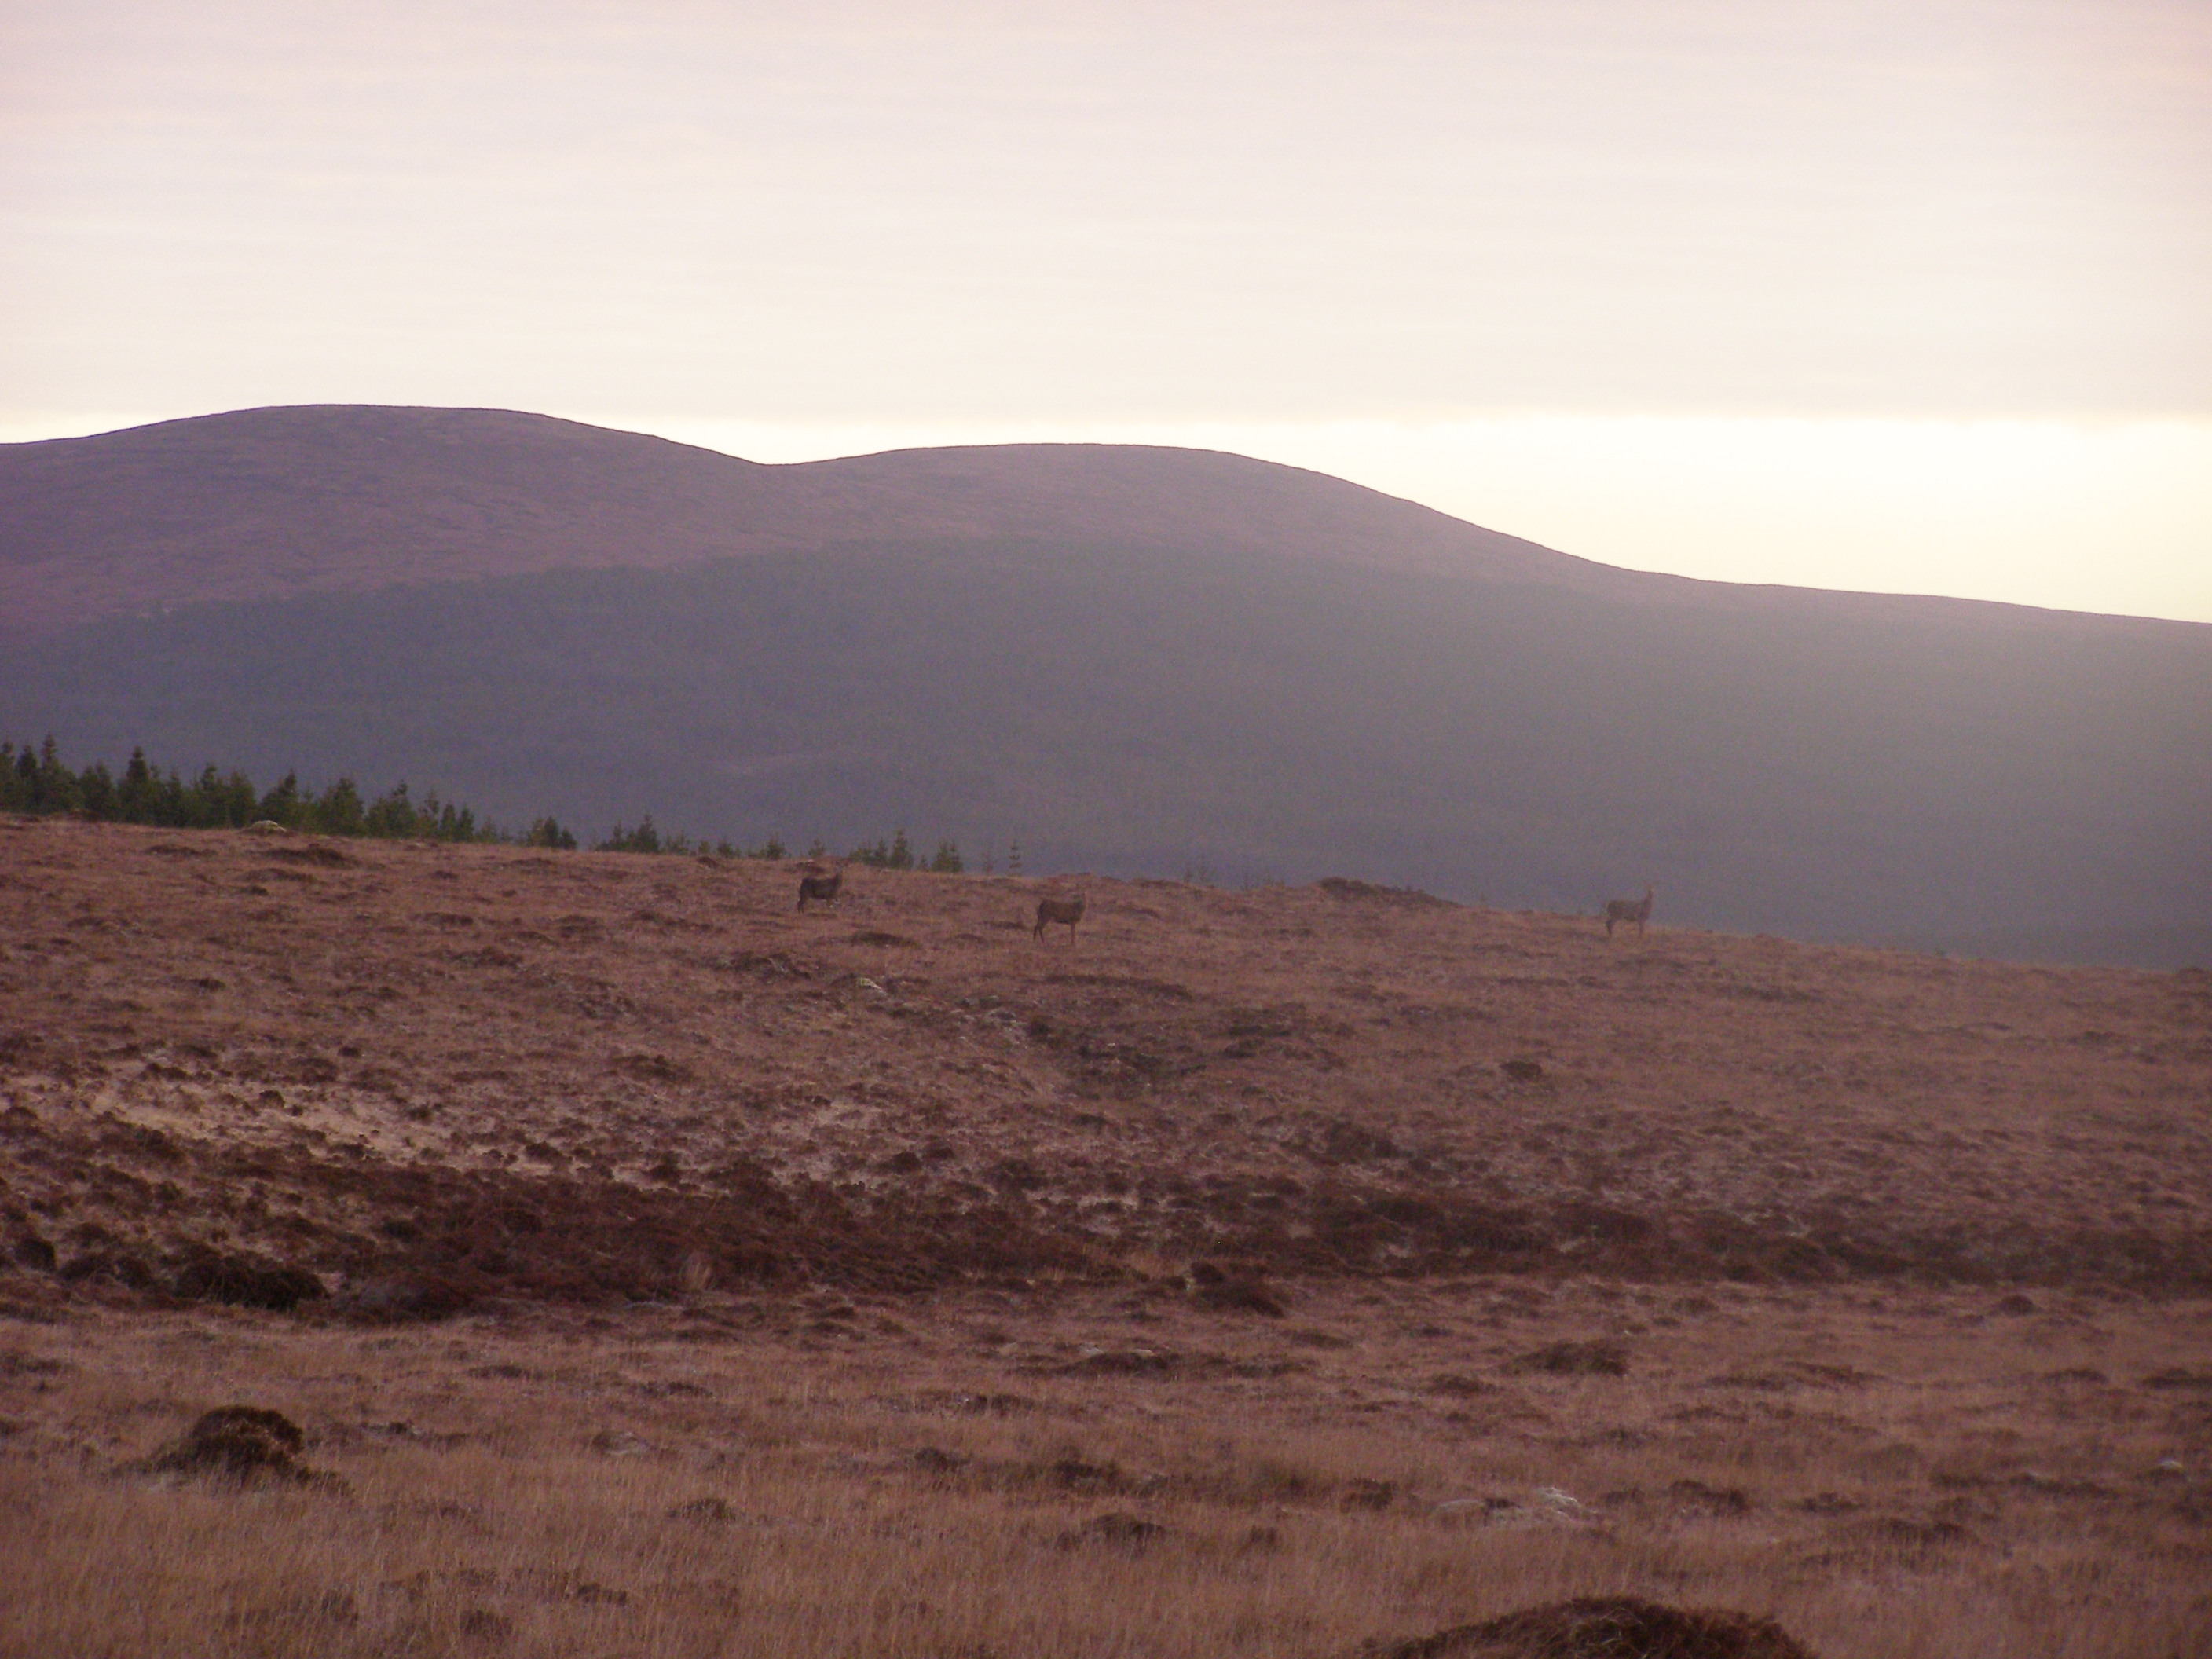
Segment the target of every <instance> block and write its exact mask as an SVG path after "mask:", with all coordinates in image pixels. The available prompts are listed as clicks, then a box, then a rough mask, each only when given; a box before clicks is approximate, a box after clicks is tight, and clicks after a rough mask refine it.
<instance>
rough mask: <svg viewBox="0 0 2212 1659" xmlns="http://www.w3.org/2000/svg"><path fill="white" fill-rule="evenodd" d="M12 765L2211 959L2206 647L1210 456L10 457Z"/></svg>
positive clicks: (277, 415)
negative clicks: (38, 757)
mask: <svg viewBox="0 0 2212 1659" xmlns="http://www.w3.org/2000/svg"><path fill="white" fill-rule="evenodd" d="M0 632H4V633H6V635H8V641H9V642H8V646H7V648H6V649H4V650H0V730H4V731H5V732H7V733H9V735H12V736H13V737H15V738H18V739H22V738H33V739H35V738H39V737H41V736H43V735H44V734H45V733H46V732H47V731H50V730H51V731H53V732H57V733H58V734H59V735H60V736H61V738H63V740H64V744H65V746H66V747H67V748H68V749H69V750H70V752H71V753H72V754H73V755H76V756H77V757H80V758H81V759H90V758H93V757H98V756H101V755H103V754H105V755H106V757H107V758H109V759H110V760H112V761H119V760H120V759H121V758H122V756H123V754H124V753H126V752H127V750H128V747H129V745H130V744H132V743H134V742H143V743H144V744H146V745H147V747H148V750H149V753H153V754H155V755H157V756H159V757H161V758H162V760H163V763H165V764H173V765H182V766H185V767H190V766H191V765H193V764H194V763H195V762H196V759H197V758H198V757H209V758H212V757H217V756H220V757H223V759H224V761H225V763H227V764H228V763H239V764H242V765H243V766H245V767H246V769H248V770H250V771H252V772H253V773H255V774H256V775H261V774H264V773H265V774H268V775H277V774H280V773H281V772H282V771H283V769H285V768H287V767H289V766H295V765H301V764H307V765H314V764H322V765H326V766H328V767H330V768H331V769H345V770H349V771H351V772H353V773H354V774H355V775H357V776H359V777H360V778H361V779H362V781H363V782H364V783H365V784H366V785H368V787H384V786H385V785H386V784H387V783H389V782H391V781H396V780H398V779H400V778H403V777H410V776H411V777H415V778H417V779H422V780H425V781H427V780H431V779H435V781H437V782H438V783H439V784H440V786H441V787H445V788H448V789H452V790H453V791H455V792H456V793H459V794H462V795H463V796H465V798H466V799H470V800H471V801H472V802H475V803H477V805H479V806H480V808H481V809H482V810H483V811H486V812H488V813H490V814H492V815H494V816H495V817H499V818H501V820H502V821H506V822H511V823H512V822H527V821H528V820H529V819H530V818H531V817H533V816H535V815H537V814H538V813H540V812H552V813H555V814H556V815H557V816H559V817H561V818H562V820H563V821H566V822H580V823H582V824H583V825H584V826H585V827H586V829H591V830H592V831H594V832H596V831H597V830H598V829H600V828H601V827H603V826H604V825H605V824H607V823H612V822H614V821H615V820H617V819H624V820H631V821H634V820H635V817H637V816H638V815H639V814H640V813H641V812H646V811H650V812H653V813H654V814H655V815H657V817H659V821H660V823H661V824H662V826H663V827H664V828H666V829H681V830H686V831H689V832H690V833H693V834H695V835H702V836H708V837H710V838H720V837H725V836H726V837H728V838H731V839H732V840H737V841H740V842H748V843H750V842H757V841H759V840H760V839H762V838H763V837H764V836H767V835H769V834H771V833H781V834H782V835H784V836H794V835H795V836H801V837H805V836H811V835H814V834H820V835H821V836H823V837H824V838H825V839H826V840H828V841H829V842H830V843H831V844H832V845H835V846H844V845H850V844H852V842H853V841H854V839H855V838H857V837H861V836H875V835H878V834H880V833H881V832H882V831H883V830H884V828H885V827H886V826H890V825H896V824H897V823H901V822H904V823H907V824H908V826H909V827H911V828H913V829H915V830H916V831H917V832H923V833H927V834H929V835H932V836H937V835H951V836H957V838H959V839H960V840H961V841H962V842H963V845H965V846H967V847H969V848H971V849H975V848H981V847H985V846H992V845H998V846H1003V844H1004V843H1005V842H1007V841H1008V840H1010V839H1013V838H1017V837H1018V839H1019V840H1020V841H1021V842H1022V844H1023V846H1024V849H1025V851H1026V853H1027V854H1028V855H1029V857H1030V868H1031V869H1033V870H1035V869H1037V868H1041V867H1055V866H1056V867H1061V868H1091V869H1096V870H1101V871H1111V872H1115V873H1123V874H1158V875H1175V874H1177V873H1180V872H1183V871H1185V870H1193V871H1196V870H1210V871H1211V872H1212V873H1213V874H1214V875H1215V876H1217V877H1218V878H1225V879H1230V880H1237V879H1240V878H1251V879H1259V878H1274V877H1280V878H1285V879H1303V878H1310V877H1314V876H1318V875H1324V874H1343V875H1349V876H1355V877H1360V878H1370V879H1375V880H1380V881H1384V882H1389V883H1393V884H1414V885H1419V886H1422V887H1425V888H1428V889H1430V890H1434V891H1437V892H1439V893H1443V894H1445V895H1447V896H1454V897H1459V898H1465V899H1475V898H1480V899H1484V900H1486V901H1488V902H1493V903H1499V904H1505V905H1510V906H1512V907H1515V908H1558V909H1571V910H1572V909H1580V910H1583V911H1589V910H1590V909H1592V908H1595V907H1596V906H1597V905H1599V904H1601V903H1602V902H1603V901H1604V900H1605V899H1607V898H1608V897H1613V896H1633V895H1634V894H1636V893H1638V892H1640V891H1642V890H1643V888H1644V884H1645V883H1646V882H1656V884H1657V885H1658V888H1659V902H1658V908H1657V910H1656V916H1655V920H1656V921H1658V922H1660V923H1662V924H1663V923H1664V922H1666V921H1668V920H1679V921H1698V922H1700V923H1703V924H1706V925H1711V926H1716V927H1726V928H1734V929H1738V930H1741V931H1749V932H1771V933H1789V934H1794V935H1798V936H1802V937H1810V938H1819V939H1863V940H1891V941H1897V942H1904V943H1911V944H1917V945H1930V946H1938V945H1940V946H1942V947H1944V948H1948V949H1957V950H1968V951H1976V950H1979V951H1991V952H1993V953H2006V954H2027V955H2039V956H2051V957H2075V958H2079V959H2084V960H2105V961H2122V962H2126V961H2134V962H2141V963H2153V964H2155V963H2165V964H2168V965H2171V964H2175V963H2182V962H2187V961H2192V960H2197V961H2204V960H2212V628H2208V627H2205V626H2203V625H2202V624H2194V623H2166V622H2156V621H2148V620H2142V619H2133V618H2124V617H2093V616H2082V615H2076V614H2072V613H2064V612H2055V611H2037V610H2033V609H2029V608H2027V607H2021V606H2013V605H1989V604H1982V603H1977V602H1970V601H1963V600H1948V599H1912V598H1899V597H1894V596H1881V595H1862V594H1844V593H1826V592H1816V591H1812V590H1803V589H1790V588H1759V587H1741V586H1729V585H1725V584H1717V583H1705V582H1697V581H1691V580H1686V579H1681V578H1674V577H1664V576H1654V575H1644V574H1636V573H1632V572H1628V571H1623V570H1615V569H1613V568H1609V567H1607V566H1603V565H1599V564H1595V563H1591V562H1588V561H1584V560H1580V559H1576V558H1571V557H1570V556H1567V555H1565V554H1561V553H1557V552H1553V551H1552V550H1547V549H1544V548H1541V547H1539V546H1537V545H1535V544H1533V543H1528V542H1525V541H1521V540H1517V539H1516V538H1512V537H1510V536H1505V535H1502V534H1499V533H1498V532H1493V531H1488V530H1484V529H1481V528H1480V527H1478V526H1473V525H1468V524H1465V523H1462V522H1461V521H1459V520H1454V519H1451V518H1449V517H1448V516H1446V515H1444V514H1443V513H1435V512H1432V511H1431V510H1430V509H1428V508H1425V507H1419V506H1417V505H1415V504H1413V503H1411V502H1407V501H1398V500H1395V499H1394V498H1392V497H1389V496H1387V495H1379V494H1377V493H1376V492H1374V491H1372V490H1367V489H1361V488H1360V487H1358V486H1357V485H1353V484H1350V483H1345V482H1344V481H1342V480H1339V479H1332V478H1328V477H1323V476H1322V475H1319V474H1316V473H1311V472H1304V471H1299V470H1297V469H1295V468H1290V467H1282V466H1276V465H1271V464H1268V463H1265V462H1260V461H1254V460H1249V459H1244V458H1242V457H1237V456H1229V455H1221V454H1216V453H1209V452H1201V451H1187V450H1170V449H1148V448H1136V447H1114V446H1091V445H1058V446H1039V445H1030V446H1008V447H982V448H969V449H947V450H912V451H903V452H894V453H889V454H884V455H875V456H863V457H857V458H853V459H843V460H836V461H823V462H815V463H808V464H805V465H794V466H763V465H757V464H754V463H750V462H746V461H741V460H737V459H732V458H730V457H727V456H723V455H719V454H715V453H712V452H709V451H704V450H696V449H690V448H687V447H684V446H682V445H678V444H671V443H667V442H665V441H662V440H659V439H653V438H646V437H641V436H638V435H633V434H623V433H611V432H605V431H601V430H599V429H598V428H590V427H585V426H580V425H577V424H575V423H574V422H562V421H554V420H550V419H548V418H546V417H544V416H531V415H520V414H513V413H507V412H502V411H492V410H404V409H356V408H349V407H342V406H341V407H323V408H308V409H300V410H248V411H243V412H240V413H238V414H234V415H225V416H209V417H206V418H204V419H201V420H193V421H179V422H163V423H161V424H160V425H157V426H152V427H144V428H135V429H133V430H131V431H128V432H122V433H113V434H107V435H102V436H100V437H95V438H84V439H71V440H62V441H54V442H50V443H44V444H29V445H16V446H11V447H4V448H0ZM118 745H120V748H119V750H118Z"/></svg>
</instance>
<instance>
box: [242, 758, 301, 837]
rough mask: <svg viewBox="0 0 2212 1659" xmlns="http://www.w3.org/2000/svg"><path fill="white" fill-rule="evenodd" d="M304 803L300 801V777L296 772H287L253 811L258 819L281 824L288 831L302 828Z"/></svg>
mask: <svg viewBox="0 0 2212 1659" xmlns="http://www.w3.org/2000/svg"><path fill="white" fill-rule="evenodd" d="M301 808H302V803H301V799H300V777H299V774H297V773H296V772H287V773H286V774H285V775H283V778H282V779H280V780H279V781H277V784H276V787H275V788H273V789H271V790H270V792H269V793H267V794H265V795H264V796H263V797H262V798H261V800H260V803H259V805H257V806H255V808H254V809H253V815H254V817H256V818H257V819H266V820H268V821H269V822H270V823H281V824H283V825H284V826H285V827H286V828H287V829H298V828H300V827H301V816H302V811H301Z"/></svg>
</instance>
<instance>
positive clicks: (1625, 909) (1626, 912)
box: [1605, 887, 1657, 939]
mask: <svg viewBox="0 0 2212 1659" xmlns="http://www.w3.org/2000/svg"><path fill="white" fill-rule="evenodd" d="M1656 891H1657V889H1656V888H1652V887H1646V888H1645V889H1644V896H1643V897H1642V898H1640V899H1607V901H1606V902H1605V936H1606V937H1607V939H1611V938H1612V937H1613V928H1614V927H1616V926H1618V925H1619V924H1620V923H1621V922H1624V921H1632V922H1634V923H1635V924H1636V933H1637V936H1638V938H1639V939H1640V938H1641V937H1643V933H1644V923H1645V922H1647V921H1650V920H1651V895H1652V894H1653V893H1654V892H1656Z"/></svg>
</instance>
